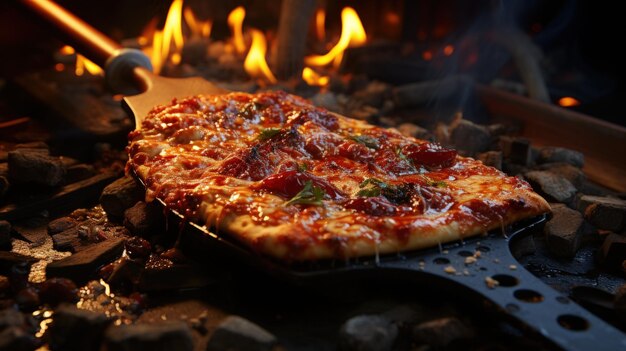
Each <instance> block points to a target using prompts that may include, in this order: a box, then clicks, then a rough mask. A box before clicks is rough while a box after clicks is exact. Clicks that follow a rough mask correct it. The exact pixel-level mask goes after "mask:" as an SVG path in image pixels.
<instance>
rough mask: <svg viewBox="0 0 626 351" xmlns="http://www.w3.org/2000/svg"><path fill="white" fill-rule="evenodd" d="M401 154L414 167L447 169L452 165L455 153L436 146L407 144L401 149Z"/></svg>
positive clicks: (430, 144)
mask: <svg viewBox="0 0 626 351" xmlns="http://www.w3.org/2000/svg"><path fill="white" fill-rule="evenodd" d="M402 154H404V155H406V157H407V158H408V159H410V160H411V161H413V163H414V164H415V165H423V166H426V167H435V168H447V167H450V166H452V165H453V164H454V161H455V159H456V155H457V153H456V151H455V150H452V149H446V148H443V147H441V146H439V145H437V144H432V143H423V144H409V145H406V146H405V147H403V148H402Z"/></svg>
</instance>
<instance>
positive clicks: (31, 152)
mask: <svg viewBox="0 0 626 351" xmlns="http://www.w3.org/2000/svg"><path fill="white" fill-rule="evenodd" d="M64 176H65V167H64V166H63V162H62V161H61V160H60V159H59V158H58V157H52V156H50V155H49V153H48V152H47V150H45V149H16V150H14V151H11V152H9V178H10V179H11V182H13V183H35V184H42V185H47V186H56V185H59V184H61V183H62V182H63V178H64Z"/></svg>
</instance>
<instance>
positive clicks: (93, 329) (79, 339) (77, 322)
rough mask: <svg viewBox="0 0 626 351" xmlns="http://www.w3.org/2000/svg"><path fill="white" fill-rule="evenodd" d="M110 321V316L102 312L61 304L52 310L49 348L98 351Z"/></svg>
mask: <svg viewBox="0 0 626 351" xmlns="http://www.w3.org/2000/svg"><path fill="white" fill-rule="evenodd" d="M111 322H112V318H110V317H107V316H106V315H105V314H103V313H98V312H92V311H87V310H82V309H79V308H78V307H76V306H75V305H72V304H62V305H60V306H59V307H58V308H57V309H56V310H55V311H54V322H53V323H52V324H51V325H50V348H51V349H52V350H77V351H79V350H80V351H82V350H86V351H88V350H93V351H98V350H100V343H101V341H102V337H103V335H104V331H105V329H106V328H107V327H108V326H109V324H110V323H111Z"/></svg>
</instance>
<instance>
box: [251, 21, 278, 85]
mask: <svg viewBox="0 0 626 351" xmlns="http://www.w3.org/2000/svg"><path fill="white" fill-rule="evenodd" d="M250 34H251V35H252V45H251V46H250V51H249V52H248V56H246V59H245V61H244V62H243V68H244V69H245V70H246V72H248V74H249V75H250V76H251V77H253V78H262V79H263V78H264V79H266V80H267V81H269V82H271V83H276V82H277V80H276V77H274V74H273V73H272V71H271V70H270V68H269V67H268V66H267V61H265V53H266V51H267V43H266V41H265V36H264V35H263V33H262V32H261V31H260V30H257V29H252V30H251V31H250Z"/></svg>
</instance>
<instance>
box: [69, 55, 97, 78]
mask: <svg viewBox="0 0 626 351" xmlns="http://www.w3.org/2000/svg"><path fill="white" fill-rule="evenodd" d="M85 71H87V72H88V73H89V74H91V75H94V76H95V75H103V74H104V72H103V71H102V68H100V66H98V65H96V64H95V63H93V62H91V61H90V60H89V59H88V58H86V57H85V56H83V55H81V54H76V69H75V70H74V73H75V74H76V75H77V76H82V75H83V74H84V73H85Z"/></svg>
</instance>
